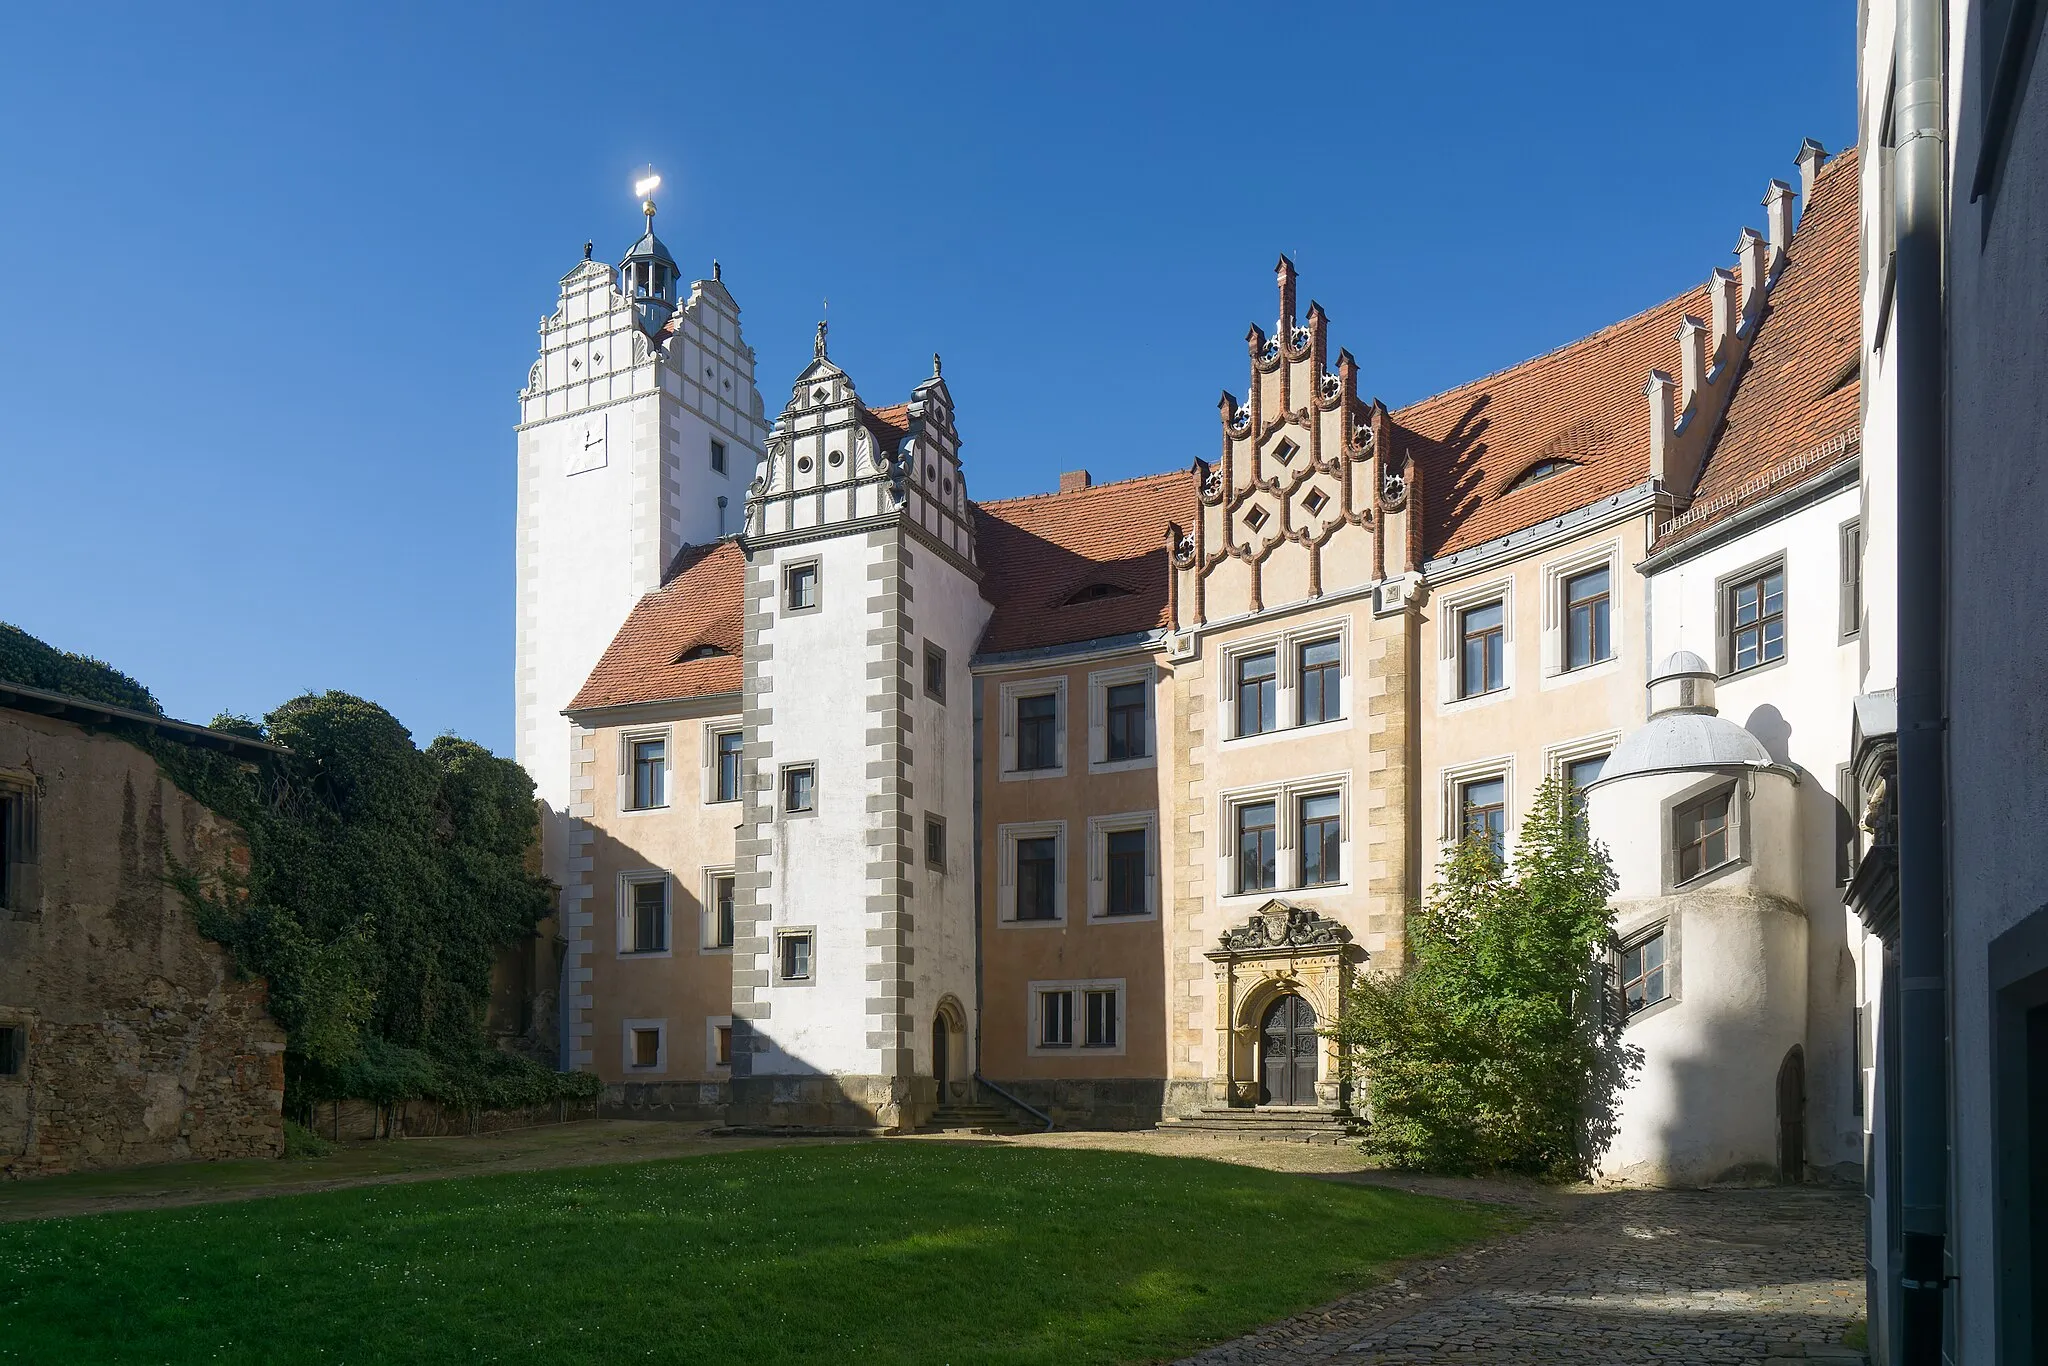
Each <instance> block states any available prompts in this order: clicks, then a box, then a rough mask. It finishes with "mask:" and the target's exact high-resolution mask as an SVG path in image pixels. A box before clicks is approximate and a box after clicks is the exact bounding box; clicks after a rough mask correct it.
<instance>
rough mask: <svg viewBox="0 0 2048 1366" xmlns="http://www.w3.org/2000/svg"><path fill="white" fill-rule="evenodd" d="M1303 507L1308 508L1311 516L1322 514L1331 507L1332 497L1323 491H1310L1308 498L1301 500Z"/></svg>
mask: <svg viewBox="0 0 2048 1366" xmlns="http://www.w3.org/2000/svg"><path fill="white" fill-rule="evenodd" d="M1301 505H1302V506H1303V507H1305V508H1307V509H1308V510H1309V512H1310V513H1311V514H1314V513H1318V512H1321V511H1322V510H1323V509H1324V508H1326V507H1328V506H1329V505H1330V495H1329V494H1327V493H1324V492H1323V491H1322V490H1321V489H1310V490H1309V491H1308V497H1306V498H1304V499H1302V500H1301Z"/></svg>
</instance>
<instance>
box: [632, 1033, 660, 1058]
mask: <svg viewBox="0 0 2048 1366" xmlns="http://www.w3.org/2000/svg"><path fill="white" fill-rule="evenodd" d="M660 1065H661V1030H660V1029H636V1030H634V1031H633V1066H635V1067H659V1066H660Z"/></svg>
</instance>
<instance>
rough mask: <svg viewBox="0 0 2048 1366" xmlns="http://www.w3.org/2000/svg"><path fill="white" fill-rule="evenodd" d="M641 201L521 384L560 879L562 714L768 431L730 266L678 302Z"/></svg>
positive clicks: (574, 279) (700, 531) (549, 834)
mask: <svg viewBox="0 0 2048 1366" xmlns="http://www.w3.org/2000/svg"><path fill="white" fill-rule="evenodd" d="M658 183H659V182H658V179H656V178H652V177H650V180H649V181H647V182H642V187H641V188H642V191H643V193H648V192H651V191H652V190H653V188H654V187H655V185H656V184H658ZM641 208H642V211H643V212H644V213H645V214H646V217H647V229H646V232H645V233H644V234H643V235H642V236H641V238H640V240H639V241H638V242H636V243H634V244H633V249H632V250H631V251H630V252H628V253H627V254H626V257H625V260H623V261H622V262H621V263H620V265H619V269H618V271H617V272H616V273H615V272H614V271H613V270H612V268H611V267H610V266H607V265H604V264H603V263H601V262H598V261H593V260H592V259H591V258H590V246H589V244H587V243H586V244H585V245H584V248H583V260H582V261H581V262H580V263H579V264H578V265H577V266H576V268H575V269H574V270H572V271H570V272H569V273H568V274H567V275H565V276H563V277H562V282H561V297H560V300H559V302H558V303H557V305H556V307H555V311H554V313H553V315H552V316H549V317H546V318H543V319H542V320H541V324H540V359H539V360H537V361H535V362H534V363H533V368H532V369H531V370H530V371H529V372H528V374H527V378H526V387H525V388H524V389H523V390H521V391H520V394H519V409H520V411H519V427H518V433H519V530H518V537H519V543H518V587H517V595H516V596H517V604H518V626H517V633H518V644H517V665H516V684H515V698H514V706H515V710H516V713H517V734H516V738H515V742H514V744H515V752H516V754H517V757H518V759H519V762H520V763H521V764H522V765H523V766H524V767H525V769H526V771H527V773H528V774H529V775H531V777H532V778H533V781H534V784H535V786H536V787H537V788H538V789H539V794H540V797H541V800H542V801H543V802H544V803H545V807H546V813H547V814H546V815H544V816H543V820H542V843H543V848H544V850H545V851H546V859H547V865H548V872H549V874H550V876H552V877H554V878H555V880H556V881H557V882H563V881H564V879H563V877H562V871H563V870H562V869H561V868H560V867H559V866H557V865H558V863H559V861H560V860H561V859H562V857H563V852H562V851H563V847H564V846H563V841H562V840H561V839H560V838H559V836H560V833H561V831H560V825H559V822H560V819H561V817H562V816H563V815H564V814H565V813H567V812H568V811H569V808H570V807H571V805H572V804H574V803H575V802H577V801H579V800H580V797H579V796H578V794H575V793H572V792H570V791H569V764H570V754H569V723H568V721H567V720H566V719H565V718H564V717H563V716H562V709H563V708H564V707H566V706H567V705H568V704H569V700H570V698H572V697H573V696H575V694H576V690H577V689H578V688H579V687H581V686H582V684H583V681H584V679H585V678H586V677H588V675H589V673H590V670H591V668H592V667H593V666H594V665H595V664H596V663H597V659H598V656H599V655H601V654H602V653H603V652H604V648H605V646H606V645H608V644H609V643H610V642H611V639H612V636H613V635H614V634H615V633H616V632H617V631H618V629H619V626H620V625H621V624H622V623H623V622H624V621H625V619H626V613H627V612H628V611H630V610H631V608H632V606H633V604H634V603H635V602H636V601H638V600H639V598H640V597H641V595H643V594H645V593H649V592H652V591H653V590H654V589H656V588H658V587H660V586H661V582H662V578H663V575H664V572H665V570H666V568H667V566H668V565H669V564H670V563H671V562H672V561H673V560H674V558H675V556H676V552H677V551H678V550H679V549H680V548H681V547H683V546H685V545H691V544H698V543H703V542H708V541H712V540H715V539H716V538H718V537H720V536H723V535H726V534H728V533H731V532H735V531H737V530H739V519H740V510H741V506H742V503H743V502H744V499H745V495H746V489H747V484H748V482H749V481H750V480H751V479H752V478H753V477H754V467H755V464H756V462H757V461H758V459H759V455H760V451H761V447H762V441H763V437H764V436H765V432H766V425H767V424H766V423H765V422H764V421H763V417H762V411H761V399H760V396H759V394H758V393H756V391H755V389H754V353H753V350H752V349H751V348H750V347H748V346H747V344H746V342H745V341H744V340H743V339H742V337H741V335H740V321H739V306H738V305H737V304H735V303H734V302H733V298H732V295H730V294H728V293H727V292H726V289H725V285H724V283H723V282H722V281H721V280H720V278H719V269H718V264H717V263H716V262H713V263H712V267H711V278H710V279H709V280H698V281H696V282H694V283H693V284H692V285H691V286H690V297H689V300H688V302H686V303H683V304H682V305H681V307H680V308H678V307H677V299H676V286H677V280H678V274H679V272H678V270H677V267H676V262H675V258H674V257H672V256H671V255H669V251H668V248H667V247H665V246H663V245H662V242H661V239H660V238H658V237H656V236H655V235H654V201H653V200H652V199H651V198H650V199H647V200H646V202H645V203H644V204H643V205H642V206H641Z"/></svg>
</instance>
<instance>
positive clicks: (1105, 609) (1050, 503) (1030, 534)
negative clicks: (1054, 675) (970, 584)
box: [975, 470, 1196, 654]
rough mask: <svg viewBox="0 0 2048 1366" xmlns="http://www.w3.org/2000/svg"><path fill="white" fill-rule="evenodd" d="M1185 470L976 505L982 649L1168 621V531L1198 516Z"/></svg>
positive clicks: (1069, 639) (1152, 627) (1141, 628)
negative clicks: (984, 604) (985, 614)
mask: <svg viewBox="0 0 2048 1366" xmlns="http://www.w3.org/2000/svg"><path fill="white" fill-rule="evenodd" d="M1195 500H1196V491H1195V480H1194V476H1193V475H1192V474H1190V473H1188V472H1187V471H1186V470H1174V471H1171V472H1169V473H1166V474H1155V475H1149V476H1146V477H1145V478H1142V479H1126V480H1122V481H1120V482H1118V483H1113V484H1097V485H1094V486H1092V487H1089V488H1081V489H1073V490H1070V491H1068V492H1065V493H1041V494H1036V495H1034V496H1031V497H1026V498H1008V499H1004V500H1001V501H999V502H992V503H980V504H977V505H976V507H975V519H976V537H977V544H978V546H979V550H980V556H981V565H982V569H983V572H984V575H985V577H984V578H983V580H982V585H981V591H982V596H983V597H985V598H987V599H988V600H989V601H990V602H991V603H993V604H994V606H995V612H994V614H993V615H992V616H991V617H990V618H989V623H988V628H987V630H985V631H984V632H983V633H982V638H981V652H982V653H984V654H1002V653H1007V652H1009V651H1012V650H1028V649H1035V648H1040V647H1044V646H1049V645H1070V644H1073V643H1075V642H1076V641H1083V640H1098V639H1102V638H1104V637H1110V636H1122V635H1132V634H1136V633H1139V632H1145V631H1156V630H1160V629H1162V628H1164V627H1165V626H1167V625H1168V615H1167V611H1168V603H1167V581H1168V576H1169V573H1170V566H1169V564H1168V561H1167V534H1168V528H1169V527H1170V526H1173V525H1179V526H1182V527H1185V526H1188V525H1189V524H1191V523H1192V521H1193V520H1194V517H1195V515H1196V501H1195Z"/></svg>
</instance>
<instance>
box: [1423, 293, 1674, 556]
mask: <svg viewBox="0 0 2048 1366" xmlns="http://www.w3.org/2000/svg"><path fill="white" fill-rule="evenodd" d="M1708 311H1709V299H1708V291H1707V289H1706V288H1705V287H1701V288H1698V289H1692V290H1688V291H1686V292H1685V293H1684V294H1681V295H1679V296H1678V297H1677V298H1675V299H1670V300H1667V301H1665V302H1664V303H1661V304H1658V305H1657V306H1656V307H1655V308H1652V309H1649V310H1648V311H1646V312H1643V313H1638V314H1636V315H1635V316H1634V317H1632V318H1627V319H1624V320H1623V321H1621V322H1618V323H1615V324H1613V325H1612V326H1610V327H1606V328H1603V329H1601V330H1600V331H1598V332H1595V333H1594V334H1593V335H1592V336H1590V337H1585V338H1582V339H1581V340H1579V341H1575V342H1572V343H1571V344H1569V345H1567V346H1562V347H1559V348H1558V349H1557V350H1555V351H1552V352H1549V353H1548V354H1546V355H1541V356H1538V357H1536V358H1535V359H1534V360H1529V361H1524V362H1523V363H1522V364H1520V365H1517V366H1514V367H1513V368H1511V369H1507V370H1502V371H1500V372H1498V373H1496V374H1492V375H1488V376H1486V377H1485V378H1484V379H1478V380H1474V381H1472V382H1471V383H1469V384H1464V385H1460V386H1459V387H1458V388H1456V389H1452V390H1449V391H1448V392H1446V393H1441V394H1438V395H1436V396H1435V397H1434V398H1426V399H1424V400H1422V401H1421V402H1420V403H1415V404H1411V405H1410V406H1408V407H1406V408H1402V409H1399V410H1397V411H1396V412H1395V413H1394V415H1393V416H1394V423H1395V427H1396V429H1397V440H1399V441H1400V442H1401V443H1402V445H1403V447H1404V448H1405V451H1406V453H1407V455H1408V457H1409V458H1410V459H1411V460H1414V461H1416V462H1418V464H1419V465H1420V467H1421V471H1422V479H1421V484H1422V501H1423V509H1422V511H1423V528H1422V554H1423V558H1424V559H1425V560H1430V559H1435V558H1437V557H1439V556H1442V555H1449V554H1452V553H1454V552H1456V551H1459V550H1464V549H1468V548H1469V547H1471V546H1475V545H1479V544H1482V543H1484V542H1486V541H1490V540H1492V539H1494V538H1495V537H1497V536H1505V535H1507V534H1508V533H1509V532H1511V531H1520V530H1522V529H1523V528H1525V527H1531V526H1535V525H1536V524H1537V523H1538V522H1542V521H1544V520H1546V519H1548V518H1551V517H1556V516H1559V515H1561V514H1563V513H1567V512H1571V511H1573V510H1575V509H1578V508H1582V507H1586V506H1588V505H1589V504H1592V503H1595V502H1598V501H1599V500H1600V499H1602V498H1606V497H1610V496H1612V495H1614V494H1617V493H1620V492H1622V491H1623V490H1625V489H1629V488H1633V487H1634V486H1635V485H1637V484H1639V483H1641V482H1642V481H1643V480H1645V479H1647V478H1648V477H1649V474H1650V424H1649V418H1648V414H1647V412H1646V410H1645V408H1644V405H1643V378H1644V376H1645V375H1647V374H1649V372H1650V371H1651V370H1653V369H1658V368H1661V367H1666V366H1669V365H1670V364H1671V360H1672V355H1673V348H1672V337H1673V336H1675V335H1676V334H1677V331H1678V324H1679V321H1680V320H1681V319H1682V318H1684V317H1686V316H1687V315H1688V314H1691V315H1694V316H1698V315H1700V314H1703V313H1706V312H1708ZM1553 459H1555V460H1563V461H1566V462H1569V464H1570V465H1571V466H1573V467H1572V468H1568V469H1566V470H1564V471H1563V472H1562V473H1559V474H1555V475H1552V476H1551V477H1549V478H1547V479H1543V480H1541V481H1539V482H1535V483H1531V484H1529V485H1528V486H1526V487H1524V488H1518V489H1513V490H1512V491H1510V486H1511V485H1513V484H1514V483H1515V481H1516V480H1517V479H1519V478H1520V477H1521V476H1522V475H1523V474H1524V473H1526V472H1527V471H1528V470H1530V468H1531V467H1533V466H1535V465H1536V464H1538V463H1539V462H1541V461H1545V460H1553Z"/></svg>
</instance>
